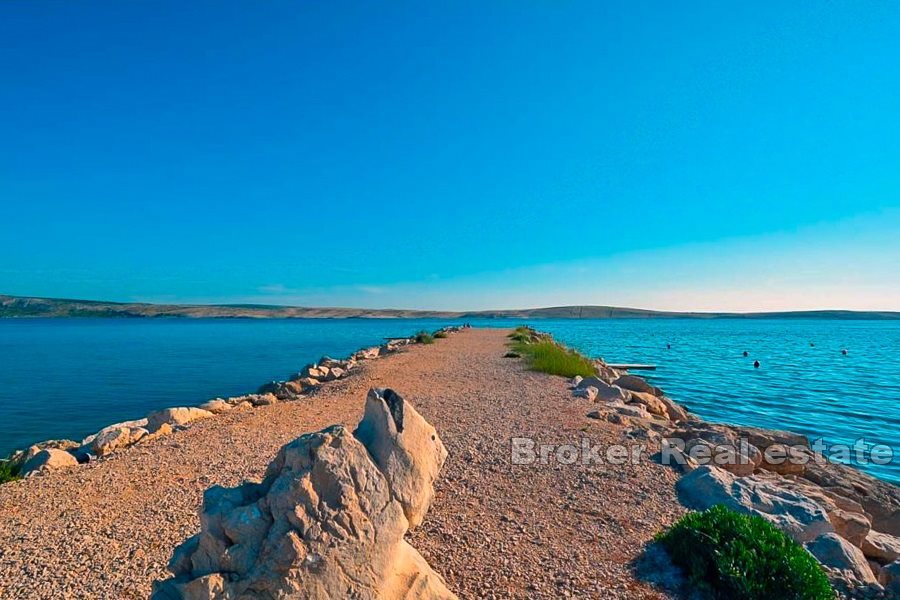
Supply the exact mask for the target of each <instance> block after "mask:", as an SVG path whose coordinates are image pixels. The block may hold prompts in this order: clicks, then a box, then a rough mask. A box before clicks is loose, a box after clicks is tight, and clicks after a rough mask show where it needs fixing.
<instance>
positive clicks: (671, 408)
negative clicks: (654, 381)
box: [658, 395, 690, 423]
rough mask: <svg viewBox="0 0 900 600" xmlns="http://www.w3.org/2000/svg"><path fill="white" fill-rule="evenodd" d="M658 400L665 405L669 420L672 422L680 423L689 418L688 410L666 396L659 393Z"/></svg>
mask: <svg viewBox="0 0 900 600" xmlns="http://www.w3.org/2000/svg"><path fill="white" fill-rule="evenodd" d="M658 398H659V401H660V402H662V403H663V404H664V405H665V407H666V413H667V414H668V415H669V420H671V421H672V422H673V423H680V422H682V421H687V420H688V419H689V418H690V415H688V412H687V411H686V410H685V409H684V408H683V407H682V406H681V405H679V404H676V403H675V402H674V401H672V400H671V399H670V398H668V397H667V396H664V395H661V396H658Z"/></svg>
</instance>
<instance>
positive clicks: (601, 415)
mask: <svg viewBox="0 0 900 600" xmlns="http://www.w3.org/2000/svg"><path fill="white" fill-rule="evenodd" d="M595 367H596V369H597V376H595V377H587V378H582V377H576V378H575V379H574V380H573V381H572V386H571V388H572V393H573V395H574V396H575V397H576V398H580V399H584V400H587V401H589V402H591V403H594V404H593V406H594V408H592V409H591V410H590V412H588V414H587V416H588V417H590V418H592V419H599V420H603V421H607V422H610V423H616V424H619V425H623V426H625V427H626V428H627V430H626V431H627V435H629V436H630V437H631V438H633V439H635V440H641V441H644V442H649V443H650V444H651V448H654V449H656V450H659V453H658V454H657V455H656V458H658V459H660V460H661V461H662V462H663V463H664V464H671V465H673V466H674V467H675V468H677V469H678V470H679V471H680V472H681V473H682V475H681V478H680V479H679V480H678V482H677V483H676V491H677V493H678V497H679V500H680V501H681V502H682V503H683V504H684V505H685V506H687V507H688V508H692V509H697V510H704V509H707V508H709V507H711V506H713V505H716V504H723V505H725V506H726V507H728V508H731V509H733V510H736V511H739V512H743V513H748V514H754V515H758V516H760V517H763V518H764V519H766V520H768V521H769V522H771V523H773V524H774V525H776V526H777V527H779V528H780V529H782V530H783V531H785V532H786V533H787V534H788V535H789V536H791V537H792V538H793V539H794V540H796V541H797V542H798V543H801V544H803V545H804V547H805V548H806V549H807V550H808V551H809V552H810V553H811V554H812V555H813V556H815V557H816V558H817V559H818V560H819V562H820V563H821V564H822V566H823V567H824V568H825V570H826V572H827V573H828V574H829V577H830V578H831V579H832V582H833V583H834V584H835V588H836V589H837V590H838V591H839V593H840V594H842V595H844V596H849V597H858V598H895V597H896V598H900V488H898V487H896V486H894V485H891V484H890V483H887V482H884V481H881V480H878V479H876V478H874V477H871V476H869V475H866V474H864V473H862V472H861V471H859V470H857V469H855V468H853V467H850V466H847V465H843V464H838V463H832V462H829V461H827V460H826V459H825V458H824V457H823V456H822V455H821V454H818V453H816V452H814V451H813V450H812V449H811V448H810V443H809V440H808V439H807V438H806V437H805V436H802V435H799V434H795V433H790V432H785V431H771V430H763V429H757V428H752V427H739V426H730V425H723V424H718V423H708V422H706V421H703V420H701V419H699V418H697V417H696V416H694V415H691V414H689V413H688V412H687V411H686V410H685V409H684V408H683V407H681V406H679V405H678V404H677V403H676V402H674V401H673V400H672V399H670V398H668V397H667V396H666V395H665V393H664V392H663V390H661V389H659V388H657V387H654V386H652V385H650V384H649V383H648V382H647V381H646V380H644V379H642V378H640V377H637V376H635V375H631V374H629V373H628V372H627V371H624V370H618V369H615V368H612V367H610V366H609V365H608V364H606V363H605V362H604V361H603V360H598V361H596V362H595Z"/></svg>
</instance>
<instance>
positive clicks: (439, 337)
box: [432, 331, 449, 340]
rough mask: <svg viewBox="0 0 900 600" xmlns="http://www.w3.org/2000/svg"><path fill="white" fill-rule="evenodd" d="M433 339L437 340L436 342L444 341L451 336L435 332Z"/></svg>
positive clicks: (442, 332)
mask: <svg viewBox="0 0 900 600" xmlns="http://www.w3.org/2000/svg"><path fill="white" fill-rule="evenodd" d="M432 337H434V339H436V340H442V339H444V338H445V337H449V336H448V335H447V332H446V331H435V332H434V336H432Z"/></svg>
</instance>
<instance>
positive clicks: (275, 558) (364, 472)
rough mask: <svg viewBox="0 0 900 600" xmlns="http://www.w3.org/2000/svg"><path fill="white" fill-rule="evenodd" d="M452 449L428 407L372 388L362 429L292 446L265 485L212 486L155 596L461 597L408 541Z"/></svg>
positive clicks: (313, 436) (335, 430)
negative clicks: (196, 525) (193, 531)
mask: <svg viewBox="0 0 900 600" xmlns="http://www.w3.org/2000/svg"><path fill="white" fill-rule="evenodd" d="M446 458H447V450H446V449H445V448H444V444H443V442H442V441H441V439H440V437H438V435H437V432H436V431H435V429H434V427H432V426H431V425H430V424H429V423H428V422H427V421H425V419H424V418H422V416H421V415H419V413H418V412H417V411H416V409H415V408H414V407H413V406H412V405H411V404H410V403H408V402H406V401H405V400H404V399H403V398H402V397H401V396H400V395H399V394H397V393H396V392H394V391H393V390H390V389H371V390H369V393H368V396H367V398H366V405H365V413H364V416H363V418H362V420H361V421H360V423H359V425H358V427H357V428H356V430H355V431H354V432H353V433H350V431H349V430H348V429H346V428H344V427H343V426H340V425H335V426H332V427H328V428H326V429H323V430H321V431H318V432H316V433H309V434H306V435H303V436H301V437H299V438H297V439H296V440H294V441H293V442H290V443H289V444H287V445H285V446H283V447H282V448H281V450H280V451H279V452H278V454H277V456H276V457H275V459H274V460H273V461H272V462H271V463H270V464H269V466H268V469H267V470H266V474H265V477H264V478H263V480H262V481H261V482H259V483H255V482H246V483H244V484H242V485H240V486H238V487H235V488H223V487H218V486H216V487H212V488H210V489H209V490H207V491H206V493H205V494H204V497H203V506H202V508H201V511H200V517H201V519H200V520H201V524H202V526H201V531H200V533H198V534H197V535H194V536H193V537H191V538H189V539H188V540H187V541H185V542H184V543H183V544H181V545H180V546H179V547H178V548H176V549H175V552H174V554H173V556H172V559H171V561H170V562H169V570H170V571H171V572H172V573H173V575H174V577H172V578H170V579H167V580H164V581H159V582H157V583H156V584H155V585H154V589H153V594H152V596H151V598H152V600H214V599H216V598H295V599H297V600H302V599H308V600H316V599H323V600H324V599H326V598H358V599H359V600H365V599H372V600H374V599H376V598H377V599H380V600H403V599H409V600H412V599H414V598H415V599H418V600H456V595H455V594H453V593H452V592H451V591H450V590H449V589H447V586H446V584H445V582H444V580H443V578H442V577H441V576H440V575H439V574H437V573H436V572H435V571H434V570H433V569H432V568H431V567H430V566H429V564H428V563H427V562H426V561H425V559H424V558H423V557H422V555H421V554H419V552H418V551H417V550H416V549H415V548H413V547H412V546H411V545H410V544H409V543H408V542H407V541H406V540H405V539H404V536H405V535H406V533H407V531H409V530H411V529H414V528H415V527H417V526H418V525H420V524H421V523H422V520H423V519H424V516H425V513H426V512H427V511H428V509H429V507H430V506H431V502H432V499H433V497H434V487H433V485H434V482H435V480H436V479H437V477H438V473H439V472H440V470H441V467H442V466H443V464H444V461H445V460H446Z"/></svg>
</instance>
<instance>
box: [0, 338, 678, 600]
mask: <svg viewBox="0 0 900 600" xmlns="http://www.w3.org/2000/svg"><path fill="white" fill-rule="evenodd" d="M505 333H506V332H505V331H502V330H489V329H473V330H468V331H464V332H462V333H458V334H454V335H452V336H451V337H450V338H448V339H439V340H436V343H435V344H433V345H429V346H413V347H410V348H409V349H408V350H406V351H404V352H401V353H399V354H396V355H394V356H391V357H388V358H383V359H378V360H374V361H366V362H364V363H362V365H361V367H359V369H358V370H357V372H356V375H354V376H353V377H349V378H347V379H345V380H341V381H338V382H333V383H330V384H327V385H326V386H325V387H324V388H323V389H322V390H321V391H320V392H319V393H318V394H317V395H316V396H315V397H313V398H309V399H306V400H301V401H297V402H290V403H283V404H278V405H274V406H268V407H262V408H258V409H255V410H254V411H252V412H249V413H242V414H230V415H228V414H226V415H223V416H219V417H217V418H215V419H210V420H207V421H201V422H198V423H196V424H194V425H193V426H192V427H191V428H190V429H188V430H186V431H180V432H176V433H174V434H172V435H170V436H167V437H164V438H160V439H157V440H154V441H152V442H148V443H146V444H142V445H141V444H139V445H137V446H134V447H132V448H129V449H127V450H125V451H123V452H121V453H119V454H116V455H113V456H112V457H110V458H108V459H104V460H101V461H98V462H96V463H92V464H90V465H85V466H82V467H79V468H77V469H73V470H70V471H68V472H58V473H55V474H52V475H49V476H45V477H34V478H31V479H28V480H25V481H19V482H14V483H11V484H6V485H2V486H0V598H3V599H4V600H12V599H19V598H28V599H34V598H40V599H55V598H66V599H76V598H77V599H83V598H91V599H95V598H96V599H99V598H109V599H116V600H118V599H122V600H124V599H129V598H146V597H147V596H148V594H149V590H150V584H151V582H152V581H153V580H155V579H159V578H163V577H165V576H166V571H165V563H166V561H167V560H168V558H169V556H170V554H171V551H172V548H173V547H174V546H175V545H176V544H178V543H179V542H181V541H182V540H183V539H184V538H186V537H187V536H189V535H191V534H193V533H195V532H196V531H197V530H198V528H199V525H198V518H197V508H198V506H199V504H200V500H201V497H202V492H203V490H204V489H206V488H207V487H209V486H211V485H213V484H220V485H226V486H232V485H236V484H237V483H239V482H240V481H241V480H243V479H247V478H258V477H260V476H261V475H262V473H263V471H264V470H265V466H266V465H267V464H268V462H269V461H270V460H271V459H272V457H273V456H274V455H275V453H276V451H277V450H278V448H279V447H280V446H281V445H282V444H284V443H286V442H288V441H290V440H292V439H294V438H296V437H297V436H298V435H300V434H301V433H304V432H308V431H315V430H318V429H321V428H322V427H325V426H327V425H330V424H333V423H344V424H347V425H351V426H352V425H355V424H356V422H357V421H358V420H359V418H360V416H361V414H362V408H363V403H364V400H365V395H366V391H367V390H368V389H369V388H370V387H392V388H394V389H395V390H397V391H398V392H400V393H401V394H402V395H403V396H404V397H405V398H406V399H408V400H410V401H411V402H412V403H413V404H414V405H415V406H416V408H417V409H418V410H419V412H421V413H422V415H423V416H424V417H425V418H426V419H428V420H429V421H430V422H431V423H433V424H434V425H435V427H437V430H438V432H439V433H440V435H441V437H442V438H443V440H444V443H445V444H446V446H447V448H448V450H449V451H450V458H449V459H448V461H447V463H446V465H445V467H444V470H443V472H442V474H441V478H440V479H439V480H438V484H437V496H436V500H435V504H434V506H433V507H432V509H431V512H430V513H429V515H428V517H427V518H426V521H425V523H424V524H423V525H422V526H421V527H420V528H419V529H418V530H417V531H415V532H413V533H412V534H411V536H410V539H411V542H412V544H413V545H414V546H415V547H416V548H418V549H419V550H420V551H421V552H422V554H423V555H425V557H426V558H427V559H428V561H429V562H430V563H431V564H432V566H433V567H434V568H435V569H436V570H437V571H438V572H440V573H442V574H443V575H444V577H445V578H446V579H447V583H448V584H449V586H450V588H451V589H453V590H455V591H456V592H457V593H458V594H459V596H460V598H463V599H469V598H529V599H531V598H547V599H550V598H552V599H557V598H662V597H664V596H663V595H661V594H659V593H658V592H656V591H655V590H653V589H652V588H650V587H649V586H647V585H645V584H643V583H640V582H637V581H636V580H635V578H634V576H633V575H632V574H631V569H630V566H629V563H630V562H631V561H632V560H633V559H634V558H635V556H636V555H637V554H638V553H639V551H640V547H641V545H642V544H643V543H645V542H646V541H647V540H649V539H650V538H651V537H652V536H653V535H654V534H655V533H656V532H657V531H659V530H660V529H661V528H663V527H664V526H666V525H668V524H670V523H671V522H673V521H674V520H675V519H676V518H677V517H678V516H679V515H680V514H682V509H681V508H680V507H679V505H678V503H677V501H676V500H675V496H674V492H673V484H674V481H675V479H676V476H675V474H674V473H673V472H671V471H670V470H669V469H668V468H664V467H661V466H658V465H656V464H653V463H652V462H650V461H646V460H645V461H642V462H641V463H640V464H637V465H633V464H626V465H615V466H614V465H608V464H604V465H597V464H593V465H584V464H581V463H580V462H578V463H576V464H574V465H568V466H566V465H560V464H558V463H556V464H552V465H546V466H545V465H512V464H511V460H510V439H511V438H513V437H528V438H532V439H534V440H535V441H536V442H538V443H546V444H579V443H580V442H581V440H582V438H588V439H589V440H591V443H593V444H601V445H603V446H604V447H605V446H607V445H609V444H613V443H620V442H621V441H622V439H623V438H622V434H623V430H622V428H621V426H618V425H613V424H610V423H605V422H603V423H601V422H599V421H594V420H591V419H588V418H586V416H585V415H586V413H587V412H588V411H589V410H590V405H589V404H588V403H587V402H586V401H584V400H575V399H573V398H572V396H571V393H570V392H569V391H568V390H567V384H566V381H564V380H563V379H561V378H557V377H551V376H548V375H543V374H538V373H532V372H529V371H527V370H525V368H524V367H523V365H522V364H521V362H520V361H518V360H514V359H504V358H502V356H503V353H504V352H505V346H504V343H505V337H504V336H505ZM198 401H202V399H198Z"/></svg>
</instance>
